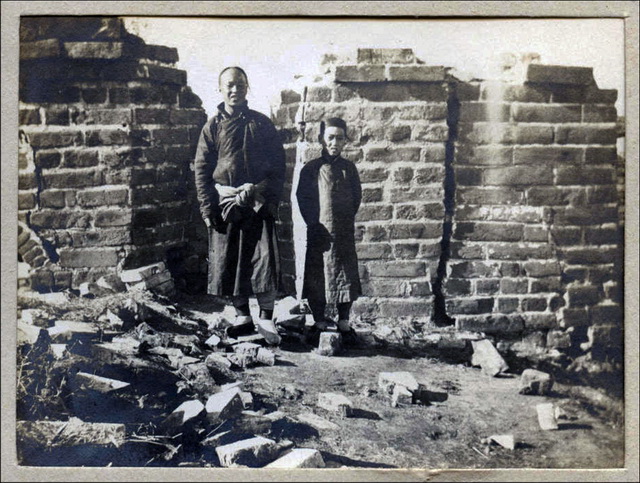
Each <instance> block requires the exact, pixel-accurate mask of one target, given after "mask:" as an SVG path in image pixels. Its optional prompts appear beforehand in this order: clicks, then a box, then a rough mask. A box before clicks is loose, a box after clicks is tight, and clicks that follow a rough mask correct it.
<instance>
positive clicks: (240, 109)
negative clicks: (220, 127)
mask: <svg viewBox="0 0 640 483" xmlns="http://www.w3.org/2000/svg"><path fill="white" fill-rule="evenodd" d="M237 110H238V115H239V116H241V115H243V114H246V113H247V111H248V110H249V104H248V102H247V101H244V104H242V105H241V106H238V108H237ZM218 116H219V117H221V118H223V119H229V118H231V115H229V113H228V112H227V111H226V110H225V108H224V102H221V103H220V104H218Z"/></svg>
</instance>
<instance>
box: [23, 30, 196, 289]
mask: <svg viewBox="0 0 640 483" xmlns="http://www.w3.org/2000/svg"><path fill="white" fill-rule="evenodd" d="M20 41H21V42H20V117H19V120H20V132H21V151H20V159H19V164H20V165H19V169H20V174H19V176H20V180H19V197H20V198H19V207H18V208H19V219H20V221H21V222H23V223H25V225H26V226H27V227H28V229H30V230H33V231H34V232H35V233H36V234H37V236H38V237H39V238H41V239H42V243H43V245H44V246H45V248H46V250H45V251H46V253H47V255H48V263H46V264H39V265H35V266H34V265H32V284H33V285H34V286H35V287H39V288H41V289H45V290H49V289H62V288H69V287H73V288H77V287H78V286H79V285H80V284H81V283H83V282H85V281H94V280H96V279H97V278H99V277H100V276H102V275H104V274H107V273H113V270H114V268H116V267H121V268H132V267H136V266H140V265H145V264H148V263H153V262H156V261H169V262H170V265H171V262H172V258H173V259H175V256H173V257H172V254H174V255H175V253H176V251H180V257H182V258H184V257H185V256H188V254H187V253H186V252H185V251H184V248H185V240H187V239H188V238H192V239H194V238H196V234H195V233H193V230H196V229H198V228H197V226H198V223H195V222H193V219H194V218H193V217H194V216H198V215H197V211H196V212H195V213H194V210H193V206H194V203H193V196H194V194H193V189H192V182H191V180H190V178H191V177H192V175H191V173H190V170H189V163H190V162H192V161H193V154H194V151H195V144H196V142H197V139H198V135H199V132H200V129H201V127H202V125H203V124H204V122H205V121H206V116H205V113H204V110H203V109H202V108H201V102H200V99H199V98H198V97H197V96H195V95H194V94H193V93H192V92H191V90H190V89H189V87H187V86H186V80H187V76H186V72H184V71H182V70H178V69H176V68H175V63H176V62H177V60H178V55H177V52H176V50H175V49H172V48H167V47H163V46H155V45H146V44H145V43H144V42H143V41H142V40H141V39H139V38H138V37H135V36H133V35H131V34H129V33H128V32H126V30H125V29H124V27H123V24H122V21H121V20H120V19H116V18H100V17H40V18H29V17H25V18H23V19H22V22H21V28H20ZM197 220H198V221H199V216H198V218H197ZM200 224H201V223H200ZM201 238H202V234H200V239H201ZM205 243H206V235H205ZM192 248H193V247H192ZM195 250H196V251H195V252H192V253H191V258H190V261H189V263H190V264H191V266H192V267H191V268H192V269H194V270H195V269H198V268H200V265H201V262H202V260H201V257H198V255H197V254H196V252H197V251H198V247H197V246H196V247H195ZM200 251H201V247H200ZM194 257H195V259H194ZM25 261H27V262H29V260H28V257H26V258H25ZM173 265H177V264H176V263H173ZM187 265H188V264H187ZM187 268H188V266H187ZM184 269H185V267H184V264H183V265H182V268H181V270H183V271H184Z"/></svg>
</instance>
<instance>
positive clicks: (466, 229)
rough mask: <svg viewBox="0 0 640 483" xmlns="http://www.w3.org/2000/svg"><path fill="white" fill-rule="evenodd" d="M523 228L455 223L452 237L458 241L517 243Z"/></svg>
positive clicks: (506, 224) (512, 225)
mask: <svg viewBox="0 0 640 483" xmlns="http://www.w3.org/2000/svg"><path fill="white" fill-rule="evenodd" d="M523 229H524V228H523V226H522V225H519V224H509V223H460V222H458V223H456V224H455V229H454V236H455V237H456V238H457V239H459V240H462V239H464V240H476V241H519V240H521V239H522V234H523Z"/></svg>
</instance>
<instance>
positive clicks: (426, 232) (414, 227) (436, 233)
mask: <svg viewBox="0 0 640 483" xmlns="http://www.w3.org/2000/svg"><path fill="white" fill-rule="evenodd" d="M389 234H390V237H391V239H392V240H405V239H424V238H440V237H441V236H442V224H441V223H413V224H394V225H391V228H390V232H389Z"/></svg>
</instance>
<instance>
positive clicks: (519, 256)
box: [487, 243, 555, 260]
mask: <svg viewBox="0 0 640 483" xmlns="http://www.w3.org/2000/svg"><path fill="white" fill-rule="evenodd" d="M487 254H488V256H489V258H491V259H495V260H529V259H531V258H534V259H535V258H553V257H554V255H555V254H554V251H553V249H552V247H550V246H549V245H547V244H545V245H526V246H525V245H520V244H518V245H515V244H512V243H508V244H500V245H491V246H489V247H487Z"/></svg>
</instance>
